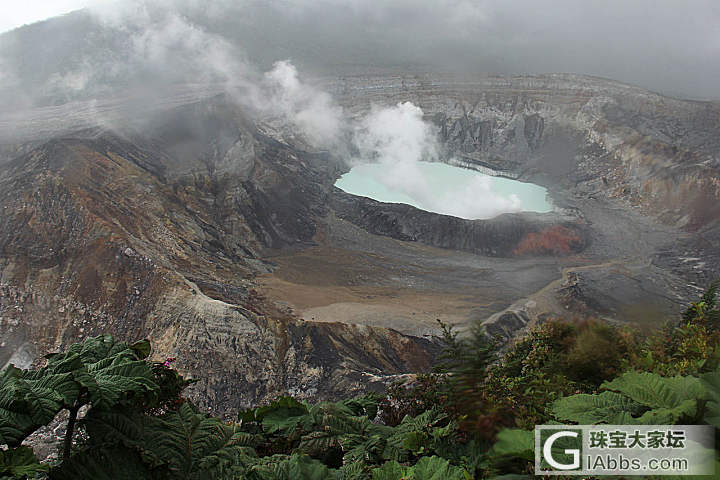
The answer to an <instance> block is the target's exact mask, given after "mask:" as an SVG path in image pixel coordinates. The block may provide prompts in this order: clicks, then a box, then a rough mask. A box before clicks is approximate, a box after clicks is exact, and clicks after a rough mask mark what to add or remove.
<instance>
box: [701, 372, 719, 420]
mask: <svg viewBox="0 0 720 480" xmlns="http://www.w3.org/2000/svg"><path fill="white" fill-rule="evenodd" d="M702 383H703V386H704V387H705V390H706V391H707V394H708V403H707V405H706V411H705V421H706V422H707V423H709V424H710V425H714V426H715V428H718V429H720V369H718V370H715V371H714V372H710V373H706V374H705V375H703V377H702Z"/></svg>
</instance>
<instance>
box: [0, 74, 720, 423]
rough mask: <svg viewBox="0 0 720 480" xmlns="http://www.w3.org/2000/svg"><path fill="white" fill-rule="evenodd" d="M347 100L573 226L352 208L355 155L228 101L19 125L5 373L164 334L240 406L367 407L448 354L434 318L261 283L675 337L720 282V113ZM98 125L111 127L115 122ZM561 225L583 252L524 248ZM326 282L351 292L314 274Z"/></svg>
mask: <svg viewBox="0 0 720 480" xmlns="http://www.w3.org/2000/svg"><path fill="white" fill-rule="evenodd" d="M326 86H327V88H328V90H330V91H331V92H332V93H333V94H334V96H335V97H336V98H337V99H338V101H339V102H340V103H341V104H342V105H343V107H344V108H345V110H346V112H348V113H349V114H350V115H351V116H360V115H362V114H363V113H364V112H367V111H368V109H369V108H370V106H371V105H372V104H373V103H376V104H380V105H392V104H395V103H397V102H401V101H412V102H414V103H415V104H416V105H419V106H420V107H421V108H423V111H424V112H425V115H426V117H427V119H428V120H431V121H433V122H434V123H435V124H436V125H438V128H439V130H440V132H441V135H442V141H443V145H444V148H445V149H446V158H448V159H450V158H453V159H455V160H456V161H460V162H462V163H463V164H464V165H465V166H467V167H469V168H477V169H483V168H492V169H495V170H501V171H504V172H507V174H508V175H511V176H518V177H519V178H520V179H522V180H527V181H532V182H534V183H538V184H540V185H544V186H546V187H547V188H548V189H549V190H550V191H551V194H552V196H553V199H554V201H555V203H556V204H557V205H558V207H559V208H558V209H557V211H555V212H553V213H549V214H533V215H530V214H506V215H502V216H500V217H496V218H495V219H491V220H486V221H464V220H460V219H456V218H452V217H446V216H442V215H436V214H430V213H427V212H422V211H419V210H417V209H414V208H412V207H408V206H404V205H390V204H383V203H379V202H375V201H372V200H369V199H360V198H356V197H352V196H350V195H347V194H345V193H343V192H341V191H339V190H338V189H336V188H334V187H333V184H334V182H335V180H336V179H337V178H338V176H339V175H340V174H342V173H343V172H345V171H347V169H348V166H347V165H346V164H345V163H344V161H343V159H342V158H338V157H337V156H335V155H334V154H333V152H321V151H313V149H311V148H309V147H308V145H307V144H306V143H304V142H303V141H301V140H299V139H297V138H295V137H293V136H292V135H290V136H288V135H287V134H286V133H287V131H286V130H278V129H275V128H273V127H271V126H270V125H268V124H265V123H264V122H263V120H251V119H249V118H248V117H247V116H246V114H245V112H244V110H243V109H242V108H241V107H238V106H236V105H234V104H233V102H232V101H231V99H230V97H228V96H225V95H222V94H221V95H217V94H216V93H217V92H216V91H215V90H213V89H209V90H208V89H205V88H203V89H201V90H197V89H195V88H194V87H178V88H177V92H179V93H177V94H176V93H174V92H169V93H166V94H165V95H164V96H160V97H158V99H157V100H156V102H155V103H148V104H147V105H146V106H145V107H146V108H145V110H144V111H143V113H142V114H141V115H140V114H138V111H137V109H132V111H131V112H130V113H128V111H126V110H125V109H124V105H125V103H124V102H123V101H122V100H112V99H108V100H105V101H101V102H98V101H94V102H92V108H90V104H89V103H83V102H82V101H79V102H77V103H73V104H66V105H60V106H54V107H48V106H45V107H36V108H34V109H30V110H27V111H24V112H15V113H13V114H11V115H9V114H7V115H4V116H2V118H0V125H2V137H1V141H0V143H1V144H0V152H1V157H0V211H2V212H3V215H2V217H1V218H0V336H1V337H2V339H3V344H2V347H0V360H2V363H5V362H7V361H13V362H16V363H24V364H27V363H29V362H30V361H32V359H34V358H37V357H38V356H39V355H40V354H42V353H45V352H46V351H49V350H53V349H57V348H60V347H62V346H63V345H67V344H68V343H71V342H73V341H75V340H77V339H79V338H83V337H85V336H88V335H95V334H98V333H100V332H110V333H114V334H116V335H119V336H121V337H124V338H128V339H134V338H142V337H149V338H151V339H152V340H153V343H154V345H155V348H156V350H155V355H156V358H159V359H161V358H164V357H165V356H175V357H178V366H179V368H180V369H181V370H183V371H185V372H188V373H189V374H191V375H194V376H197V377H198V378H200V379H201V381H200V382H198V383H197V384H196V385H195V386H194V387H193V388H194V395H195V396H196V398H197V399H198V400H199V401H200V403H201V404H202V405H205V406H209V407H212V408H214V409H215V410H217V411H220V412H223V411H225V412H226V411H231V410H234V409H237V408H239V407H241V406H245V405H248V404H253V403H257V402H259V401H263V400H266V399H268V398H270V397H272V396H274V395H276V394H278V393H280V392H290V393H293V394H297V395H300V396H301V397H304V398H332V397H335V396H338V395H346V394H347V393H348V392H354V391H360V390H361V389H363V388H365V387H366V386H367V385H369V384H370V385H372V384H380V383H382V382H384V381H388V380H391V379H393V378H397V376H398V375H403V374H407V373H412V372H416V371H422V370H425V369H427V368H429V366H430V364H431V363H432V359H433V356H434V355H435V354H436V353H437V349H438V346H437V343H436V342H435V341H433V340H432V339H429V338H421V335H422V334H423V333H427V332H428V330H427V328H426V326H424V325H418V326H417V327H414V326H413V325H412V318H409V319H406V321H405V322H404V323H403V324H402V327H401V326H400V324H398V325H397V327H396V328H398V329H400V330H402V333H400V332H398V331H397V330H395V329H393V328H387V327H388V326H389V327H393V325H382V326H380V325H374V324H372V322H369V323H366V324H364V325H360V324H358V323H354V322H352V321H351V320H352V319H350V320H348V319H343V318H338V320H341V321H338V322H312V321H305V320H303V319H301V318H300V312H298V311H297V309H293V308H292V305H290V306H288V305H286V304H283V303H282V300H284V299H283V298H277V297H276V296H274V295H273V294H272V293H271V292H269V291H267V290H266V289H265V287H264V283H263V281H262V279H263V278H266V277H268V276H270V277H272V276H273V275H276V274H278V275H279V273H278V272H280V273H282V272H283V271H284V270H283V268H286V269H287V268H289V267H287V266H288V265H290V266H291V267H292V268H296V269H297V270H299V271H301V272H305V275H296V276H295V277H291V276H289V275H285V276H283V277H282V278H281V280H282V281H283V282H285V283H283V285H285V286H287V288H290V289H298V290H301V291H302V292H305V291H310V292H315V291H318V290H319V289H320V288H323V289H326V290H327V289H329V288H331V287H338V288H340V289H344V290H353V289H355V290H357V291H360V292H367V291H371V290H372V289H375V290H372V291H373V292H375V291H376V290H378V291H380V290H382V291H388V292H393V293H392V294H391V295H390V296H392V295H409V294H411V293H412V294H417V295H419V296H423V295H430V294H432V293H433V292H439V291H441V292H442V293H443V295H447V296H451V295H456V296H462V297H464V298H463V302H464V305H466V306H467V308H466V310H463V311H462V312H461V315H460V316H461V317H463V318H464V320H465V323H467V322H470V321H476V320H480V321H486V322H487V325H488V327H489V328H490V330H491V331H493V332H496V333H502V334H504V335H508V336H511V335H513V334H514V333H516V331H517V330H519V329H522V328H523V327H524V326H525V325H526V324H527V323H528V322H535V321H538V320H543V319H545V318H548V317H551V316H565V317H568V316H576V315H583V316H584V315H592V316H598V317H601V318H605V319H608V320H611V321H639V322H642V321H650V322H655V323H657V322H659V321H660V319H663V318H665V317H666V316H669V315H672V314H675V313H677V312H678V311H679V310H680V309H681V308H682V305H683V304H684V303H686V302H687V301H689V300H691V299H693V298H695V296H696V294H697V292H698V291H699V289H701V288H702V287H703V286H704V285H705V284H706V283H707V282H708V281H709V280H710V279H712V278H714V277H716V276H720V262H719V261H718V258H719V254H720V245H718V238H720V237H719V236H718V235H717V233H718V231H719V226H718V225H719V224H718V220H719V219H720V207H718V205H719V202H718V199H720V178H719V171H718V162H719V161H720V159H719V155H720V153H719V152H718V148H719V147H718V142H719V140H718V138H719V137H718V135H717V133H718V131H719V127H720V107H719V106H718V105H717V104H714V103H709V102H691V101H683V100H678V99H672V98H667V97H662V96H660V95H657V94H653V93H650V92H647V91H644V90H642V89H639V88H636V87H630V86H627V85H623V84H619V83H615V82H611V81H607V80H602V79H596V78H588V77H580V76H569V75H547V76H531V77H511V78H500V77H484V76H469V77H462V78H459V77H450V76H443V75H406V76H403V75H387V76H378V77H368V76H354V77H349V76H346V77H343V78H340V79H328V80H327V81H326ZM83 106H85V107H87V108H84V107H83ZM98 109H100V110H101V111H102V112H103V115H102V118H103V119H105V120H107V119H108V118H111V119H112V121H111V122H109V121H105V122H103V124H102V125H100V126H97V125H95V123H97V122H96V120H97V118H98V116H97V115H96V113H97V111H98ZM558 227H562V230H559V231H561V232H564V233H565V234H566V235H571V236H572V238H575V239H577V240H576V241H573V242H571V244H572V248H571V249H569V250H568V251H565V252H561V253H563V255H560V256H548V255H546V252H545V251H544V250H543V249H542V248H539V249H536V250H532V249H530V250H527V249H525V250H523V251H519V250H518V249H519V247H520V246H521V245H522V244H523V241H524V240H527V238H528V237H529V236H532V235H535V238H538V237H542V235H543V232H548V231H550V232H552V231H558V230H557V228H558ZM553 229H555V230H553ZM568 232H569V233H568ZM338 259H346V260H347V259H349V260H347V261H345V260H343V261H344V262H345V263H342V261H340V260H338ZM355 259H360V260H358V261H359V262H362V265H361V264H360V263H357V264H356V263H353V262H355ZM283 262H284V263H283ZM327 265H330V268H331V270H332V271H333V275H335V274H337V278H338V279H335V277H330V276H329V277H328V278H327V279H322V281H320V280H318V279H317V278H312V277H313V276H312V275H311V273H312V272H313V271H321V267H322V268H325V267H327ZM290 270H292V269H290ZM338 272H340V273H343V274H344V273H347V275H346V276H341V275H340V274H338ZM288 285H289V286H288ZM303 289H306V290H303ZM363 295H365V293H363ZM365 296H367V297H369V296H370V295H365ZM373 305H375V304H373ZM638 307H641V308H638ZM648 316H650V317H651V318H647V317H648ZM460 323H463V322H460ZM408 325H409V326H408ZM421 327H422V328H421Z"/></svg>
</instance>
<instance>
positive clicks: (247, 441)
mask: <svg viewBox="0 0 720 480" xmlns="http://www.w3.org/2000/svg"><path fill="white" fill-rule="evenodd" d="M144 432H145V436H144V438H143V439H141V441H140V445H141V447H142V448H143V453H144V455H146V456H147V457H148V458H150V459H151V460H152V462H153V463H154V464H156V465H159V464H167V465H168V467H169V469H170V471H171V472H173V474H174V475H175V476H176V478H182V479H193V478H205V477H208V476H211V477H214V476H218V477H221V476H222V475H225V474H227V473H229V472H230V471H231V470H232V466H233V464H234V463H235V462H236V461H237V460H238V458H239V457H240V456H243V455H247V454H248V447H251V446H252V444H253V437H252V436H251V435H248V434H247V433H243V432H241V431H240V430H239V429H238V427H236V426H233V425H225V424H224V423H222V422H221V421H220V420H218V419H217V418H212V417H208V416H206V415H203V414H200V413H197V412H195V411H194V410H193V408H192V407H191V406H190V404H189V403H184V404H183V405H182V406H181V407H180V408H179V409H178V411H177V412H172V413H169V414H167V415H165V417H164V418H160V419H156V418H152V419H151V421H150V422H149V424H148V425H147V426H146V427H145V431H144Z"/></svg>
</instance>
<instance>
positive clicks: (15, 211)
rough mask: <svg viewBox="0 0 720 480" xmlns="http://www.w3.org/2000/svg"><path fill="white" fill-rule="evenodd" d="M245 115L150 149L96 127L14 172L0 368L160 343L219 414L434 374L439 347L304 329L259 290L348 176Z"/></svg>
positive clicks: (351, 330)
mask: <svg viewBox="0 0 720 480" xmlns="http://www.w3.org/2000/svg"><path fill="white" fill-rule="evenodd" d="M235 114H237V111H236V110H234V109H233V108H230V107H228V106H227V105H226V104H225V102H224V101H210V102H207V103H203V104H201V105H193V106H189V107H187V108H184V109H181V110H179V111H176V112H175V115H172V116H171V117H169V118H168V119H166V120H165V121H164V122H162V123H159V124H158V128H157V130H152V131H149V135H151V136H152V139H149V138H140V137H134V138H133V137H131V136H125V137H124V138H121V137H119V136H117V135H116V134H112V133H109V132H107V131H102V130H92V131H83V132H79V133H76V134H74V135H71V136H68V137H62V138H58V139H54V140H50V141H48V142H47V143H44V144H42V145H41V146H39V147H37V148H35V149H33V150H31V151H30V152H28V153H26V154H24V155H21V156H19V157H17V158H15V159H14V160H13V161H11V162H9V163H7V164H5V165H4V166H3V167H2V169H1V170H0V192H2V193H0V211H2V212H3V215H2V217H0V337H1V338H2V339H3V340H2V345H1V346H0V363H2V364H5V363H7V362H14V363H16V364H28V363H30V362H32V361H33V360H34V359H35V358H38V357H39V356H40V355H41V354H43V353H44V352H47V351H49V350H53V349H57V348H60V347H62V346H64V345H67V344H69V343H72V342H74V341H76V340H77V339H78V338H82V337H85V336H90V335H97V334H99V333H101V332H111V333H113V334H115V335H117V336H119V337H122V338H128V339H137V338H145V337H148V338H150V339H151V340H152V341H153V344H154V345H155V346H156V353H155V354H156V357H158V358H160V359H162V358H163V357H177V359H178V367H179V368H181V369H182V370H184V371H187V372H189V373H190V374H191V375H193V376H197V377H199V378H200V381H199V382H198V383H197V384H195V385H194V386H193V389H194V391H195V392H196V394H197V398H198V400H199V403H200V404H201V405H206V406H211V407H213V408H214V409H216V410H219V411H226V410H228V411H234V410H237V409H238V408H240V407H241V406H245V405H249V404H253V403H256V402H259V401H261V400H264V399H267V398H268V397H271V396H274V395H277V394H278V393H279V392H291V393H294V394H297V395H299V396H301V397H303V396H304V397H320V398H327V397H333V396H336V395H339V394H343V395H344V394H346V393H347V392H352V391H356V390H359V389H364V388H365V387H367V386H372V385H373V384H376V383H378V382H381V381H383V379H386V378H388V377H392V376H393V375H398V374H404V373H410V372H416V371H422V370H424V369H427V368H429V366H430V363H431V360H432V357H433V355H434V353H435V352H436V351H437V348H436V346H435V345H434V344H432V343H430V342H429V341H427V340H422V339H418V338H412V337H407V336H404V335H401V334H399V333H397V332H394V331H390V330H387V329H380V328H373V327H363V326H354V325H344V324H327V323H325V324H314V323H308V322H303V321H301V320H298V319H297V318H294V317H293V316H291V315H288V314H287V313H284V312H280V311H278V310H276V309H275V308H274V307H273V306H272V305H271V304H270V303H269V302H266V301H265V299H264V298H263V297H262V295H261V294H260V293H259V292H257V290H256V289H255V283H254V282H253V280H252V278H253V276H255V275H256V274H257V273H259V272H265V271H268V270H269V269H270V266H269V265H268V264H267V263H266V262H264V261H263V259H262V258H261V257H260V255H259V253H258V252H259V251H260V250H261V249H263V248H268V247H274V248H280V247H285V246H288V245H302V244H303V243H307V242H309V241H311V239H312V237H313V236H314V234H315V230H316V227H315V218H316V217H317V216H318V215H322V214H323V211H324V209H325V206H324V205H325V203H326V202H325V198H326V197H327V194H328V191H329V189H330V187H329V185H331V182H332V180H331V179H332V177H333V172H334V168H335V167H334V166H333V165H332V164H331V162H330V161H329V160H328V158H327V157H326V156H325V157H323V156H317V155H312V154H305V153H304V152H301V151H297V150H293V149H291V148H289V147H288V146H287V145H282V144H279V143H278V142H277V141H275V140H273V139H271V138H268V137H265V136H264V135H262V134H261V133H259V132H258V131H257V130H256V129H254V128H253V127H252V125H250V124H249V123H247V122H243V121H242V119H240V118H239V117H233V116H232V115H235Z"/></svg>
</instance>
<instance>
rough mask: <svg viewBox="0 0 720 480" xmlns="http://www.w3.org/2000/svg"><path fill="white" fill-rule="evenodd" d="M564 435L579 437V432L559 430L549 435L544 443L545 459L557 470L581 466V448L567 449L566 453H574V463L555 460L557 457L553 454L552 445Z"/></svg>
mask: <svg viewBox="0 0 720 480" xmlns="http://www.w3.org/2000/svg"><path fill="white" fill-rule="evenodd" d="M562 437H572V438H577V437H578V433H577V432H565V431H563V432H557V433H553V434H552V435H550V436H549V437H548V439H547V440H545V445H543V456H544V457H545V460H546V461H547V463H548V465H550V466H551V467H552V468H554V469H556V470H574V469H576V468H580V450H577V449H575V448H568V449H566V450H565V453H566V454H568V455H572V458H573V462H572V463H560V462H557V461H556V460H555V458H554V457H553V455H552V447H553V444H554V443H555V440H557V439H558V438H562Z"/></svg>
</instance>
